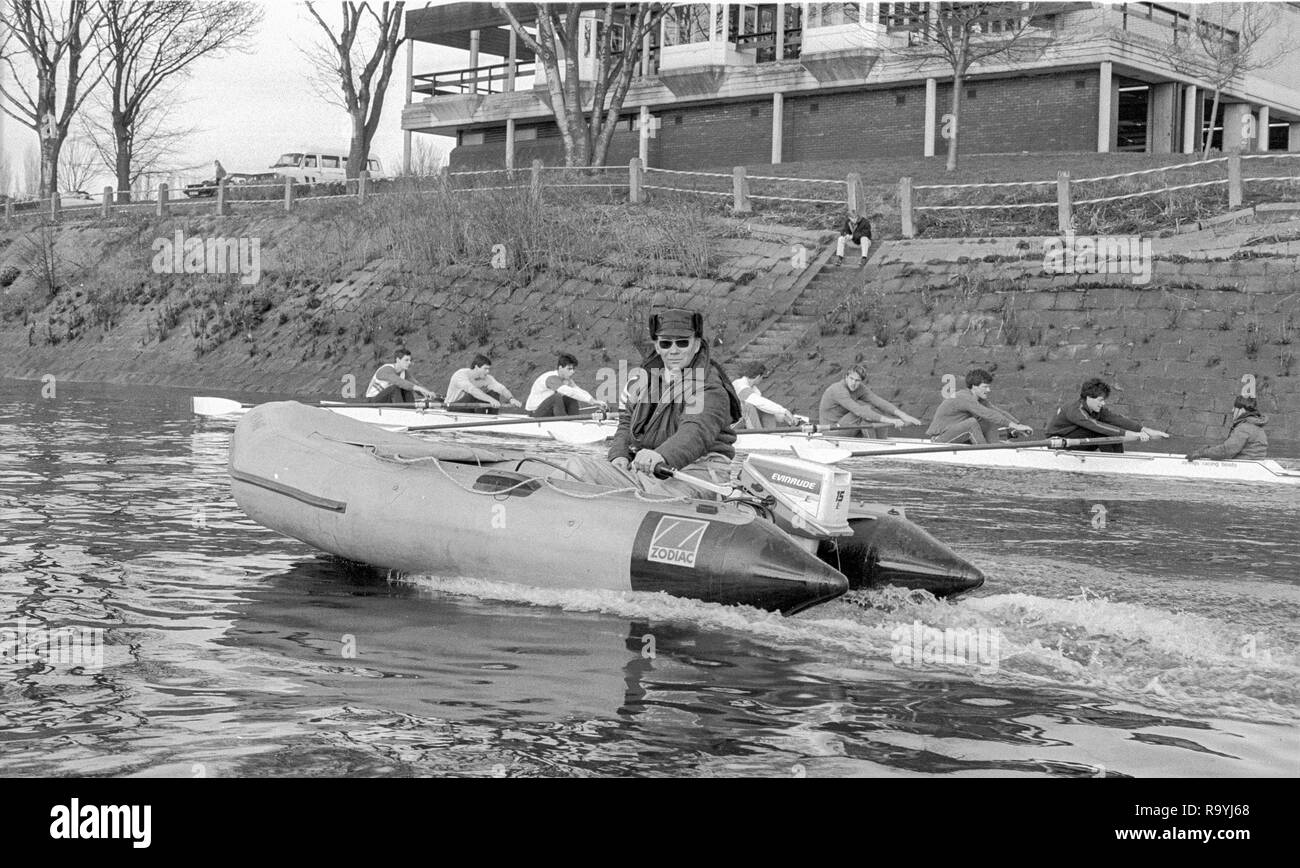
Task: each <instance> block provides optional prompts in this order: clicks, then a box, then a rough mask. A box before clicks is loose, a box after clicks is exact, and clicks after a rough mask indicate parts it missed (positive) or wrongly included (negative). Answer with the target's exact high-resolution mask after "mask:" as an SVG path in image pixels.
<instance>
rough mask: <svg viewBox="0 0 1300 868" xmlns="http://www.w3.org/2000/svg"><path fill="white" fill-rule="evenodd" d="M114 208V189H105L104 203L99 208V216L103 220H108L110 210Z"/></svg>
mask: <svg viewBox="0 0 1300 868" xmlns="http://www.w3.org/2000/svg"><path fill="white" fill-rule="evenodd" d="M112 206H113V188H112V187H105V188H104V202H103V204H101V205H100V206H99V216H100V218H101V219H103V220H107V219H108V212H109V209H110V208H112Z"/></svg>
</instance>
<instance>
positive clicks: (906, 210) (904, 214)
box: [898, 178, 916, 238]
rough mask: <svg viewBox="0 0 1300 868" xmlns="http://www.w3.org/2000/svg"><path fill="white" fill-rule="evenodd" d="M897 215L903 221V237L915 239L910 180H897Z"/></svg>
mask: <svg viewBox="0 0 1300 868" xmlns="http://www.w3.org/2000/svg"><path fill="white" fill-rule="evenodd" d="M898 213H899V217H901V218H902V221H903V237H904V238H915V237H916V224H915V223H914V222H913V220H912V179H911V178H899V179H898Z"/></svg>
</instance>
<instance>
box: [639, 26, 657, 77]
mask: <svg viewBox="0 0 1300 868" xmlns="http://www.w3.org/2000/svg"><path fill="white" fill-rule="evenodd" d="M653 50H654V45H653V44H652V42H651V39H650V31H648V30H647V31H646V34H645V36H643V37H642V38H641V75H642V77H644V76H647V75H649V74H650V52H651V51H653Z"/></svg>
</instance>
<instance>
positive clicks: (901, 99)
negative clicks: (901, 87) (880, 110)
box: [894, 93, 907, 105]
mask: <svg viewBox="0 0 1300 868" xmlns="http://www.w3.org/2000/svg"><path fill="white" fill-rule="evenodd" d="M894 105H907V94H902V93H900V94H897V95H896V96H895V97H894Z"/></svg>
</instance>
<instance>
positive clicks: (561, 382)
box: [524, 353, 606, 418]
mask: <svg viewBox="0 0 1300 868" xmlns="http://www.w3.org/2000/svg"><path fill="white" fill-rule="evenodd" d="M577 370H578V359H577V357H576V356H574V355H572V354H570V353H560V357H559V359H558V360H557V361H556V364H555V370H553V371H547V372H546V373H544V374H542V375H541V376H540V377H538V378H537V379H536V380H534V381H533V388H532V391H530V392H529V393H528V400H527V401H525V402H524V409H525V410H527V411H528V412H529V413H531V414H532V415H533V416H536V417H539V418H544V417H552V416H577V415H578V414H580V413H582V412H583V410H584V409H594V408H596V407H599V408H600V409H602V410H603V409H605V406H606V405H605V402H604V401H597V400H596V399H595V398H594V397H592V395H591V393H590V392H588V391H587V390H586V389H583V388H582V387H581V386H579V385H578V384H577V383H575V382H573V375H574V374H575V373H576V372H577Z"/></svg>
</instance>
